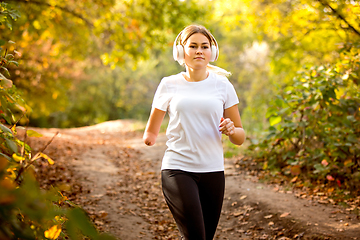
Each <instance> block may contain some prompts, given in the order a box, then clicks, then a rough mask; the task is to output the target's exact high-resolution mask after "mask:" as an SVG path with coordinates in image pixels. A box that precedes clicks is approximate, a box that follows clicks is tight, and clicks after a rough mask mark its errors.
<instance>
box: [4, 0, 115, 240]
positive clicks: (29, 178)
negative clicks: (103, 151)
mask: <svg viewBox="0 0 360 240" xmlns="http://www.w3.org/2000/svg"><path fill="white" fill-rule="evenodd" d="M17 17H19V15H18V13H17V12H16V11H15V10H13V9H11V8H9V6H8V5H7V4H6V3H2V2H1V3H0V25H2V24H5V25H6V26H7V27H9V28H11V22H10V19H14V20H16V18H17ZM6 42H7V41H4V40H1V39H0V47H1V49H2V50H1V51H0V55H1V58H0V150H1V152H0V239H4V240H6V239H58V238H59V237H62V238H71V239H82V238H83V236H87V237H88V238H90V239H115V238H113V237H111V236H108V235H106V234H99V233H98V232H97V230H96V229H95V227H94V225H93V224H92V223H91V222H90V221H89V218H88V217H87V215H86V214H85V212H84V211H83V210H82V209H81V208H79V207H77V206H75V205H74V204H72V203H71V202H70V201H68V200H67V198H66V197H65V196H63V195H62V194H61V192H60V191H59V190H57V189H55V188H52V189H51V190H50V191H44V190H42V189H40V187H39V185H38V183H37V181H36V179H35V177H34V173H33V168H34V166H33V163H34V162H35V161H37V160H39V159H40V158H43V159H46V160H47V161H48V162H49V164H53V161H52V160H51V159H50V158H49V157H48V156H47V155H45V154H44V153H42V152H41V151H40V152H38V153H36V154H33V153H32V151H31V148H30V147H29V145H27V144H26V142H25V141H21V140H20V139H18V138H17V137H16V125H17V123H18V122H19V120H20V119H21V118H23V117H24V116H25V115H26V104H25V103H24V101H23V100H22V99H21V97H20V95H19V94H18V91H17V90H16V88H15V86H14V85H13V83H12V81H11V80H10V79H8V78H7V77H10V75H9V71H8V67H9V65H10V64H14V65H17V62H16V61H15V55H16V51H14V52H11V53H8V51H7V49H3V46H4V44H6ZM8 43H10V44H14V43H13V42H11V41H8ZM5 75H7V77H6V76H5ZM26 136H33V137H36V136H41V135H40V134H38V133H36V132H35V131H31V130H28V131H26ZM25 140H26V137H25ZM49 143H50V142H49ZM45 148H46V146H45V147H44V149H45Z"/></svg>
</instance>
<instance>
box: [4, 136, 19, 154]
mask: <svg viewBox="0 0 360 240" xmlns="http://www.w3.org/2000/svg"><path fill="white" fill-rule="evenodd" d="M5 141H6V145H7V146H8V147H9V149H10V150H11V151H13V152H14V153H18V151H19V150H18V147H17V145H16V143H15V142H14V141H12V140H10V139H5Z"/></svg>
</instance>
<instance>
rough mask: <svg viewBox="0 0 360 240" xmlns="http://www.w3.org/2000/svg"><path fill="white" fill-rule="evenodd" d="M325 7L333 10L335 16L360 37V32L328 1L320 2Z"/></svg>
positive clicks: (321, 0)
mask: <svg viewBox="0 0 360 240" xmlns="http://www.w3.org/2000/svg"><path fill="white" fill-rule="evenodd" d="M318 1H319V2H320V3H321V4H322V5H323V6H324V7H328V8H330V9H331V11H332V12H333V14H334V15H335V16H336V17H338V18H339V19H341V20H343V21H344V22H345V23H346V24H347V25H348V26H349V28H350V29H351V30H353V31H354V33H356V34H357V35H359V36H360V32H359V31H358V30H357V29H356V28H355V27H354V26H352V25H351V24H350V23H349V22H348V21H347V20H346V19H345V17H344V16H343V15H342V14H341V13H340V12H339V11H338V10H337V9H335V8H333V7H332V6H330V4H329V3H328V2H327V1H326V0H318Z"/></svg>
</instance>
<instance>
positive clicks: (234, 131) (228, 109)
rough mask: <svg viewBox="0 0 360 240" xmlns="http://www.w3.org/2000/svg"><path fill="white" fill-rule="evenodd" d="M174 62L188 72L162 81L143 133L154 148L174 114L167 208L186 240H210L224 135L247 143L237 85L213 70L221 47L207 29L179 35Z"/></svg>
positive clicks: (220, 189) (165, 174) (218, 204)
mask: <svg viewBox="0 0 360 240" xmlns="http://www.w3.org/2000/svg"><path fill="white" fill-rule="evenodd" d="M173 54H174V59H175V60H176V61H178V62H179V63H180V64H181V65H184V66H185V68H186V72H181V73H178V74H176V75H172V76H169V77H165V78H163V79H162V80H161V82H160V84H159V86H158V88H157V90H156V93H155V96H154V100H153V104H152V110H151V114H150V117H149V120H148V123H147V126H146V129H145V132H144V137H143V139H144V142H145V144H146V145H148V146H152V145H154V144H155V141H156V138H157V135H158V133H159V130H160V125H161V123H162V120H163V118H164V116H165V113H166V112H168V114H169V124H168V127H167V131H166V135H167V137H168V141H167V143H166V145H167V150H166V151H165V154H164V157H163V161H162V166H161V181H162V189H163V194H164V197H165V200H166V203H167V205H168V207H169V209H170V211H171V213H172V215H173V217H174V219H175V222H176V224H177V226H178V228H179V231H180V234H181V238H182V239H185V240H211V239H213V237H214V235H215V231H216V228H217V225H218V222H219V218H220V213H221V208H222V203H223V198H224V188H225V177H224V157H223V148H222V143H221V134H224V135H226V136H228V137H229V139H230V141H231V142H232V143H234V144H236V145H241V144H242V143H243V142H244V141H245V132H244V129H243V128H242V124H241V119H240V114H239V110H238V107H237V104H238V103H239V100H238V97H237V95H236V92H235V89H234V87H233V85H232V84H231V83H230V82H229V80H228V79H227V77H226V76H227V75H228V74H229V73H228V72H227V71H225V70H224V69H221V68H218V67H215V66H212V65H210V64H209V62H210V61H216V59H217V58H218V55H219V47H218V44H217V42H216V40H215V38H214V37H213V36H212V34H211V33H210V32H209V31H208V30H207V29H206V28H205V27H203V26H199V25H190V26H187V27H186V28H185V29H184V30H183V31H181V32H180V33H179V35H178V36H177V37H176V39H175V41H174V46H173Z"/></svg>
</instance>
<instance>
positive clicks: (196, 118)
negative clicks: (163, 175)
mask: <svg viewBox="0 0 360 240" xmlns="http://www.w3.org/2000/svg"><path fill="white" fill-rule="evenodd" d="M238 103H239V100H238V97H237V95H236V92H235V89H234V87H233V85H232V84H231V83H230V82H229V80H228V79H227V78H226V77H224V76H220V75H217V74H215V73H213V72H211V71H210V73H209V76H208V77H207V78H206V79H204V80H203V81H200V82H188V81H187V80H186V79H185V78H184V77H183V73H179V74H177V75H172V76H169V77H165V78H163V79H162V80H161V82H160V84H159V86H158V88H157V90H156V93H155V96H154V101H153V104H152V107H153V108H157V109H159V110H162V111H168V114H169V117H170V120H169V125H168V128H167V130H166V136H167V137H168V141H167V143H166V145H167V147H168V148H167V150H166V151H165V154H164V158H163V161H162V166H161V169H179V170H183V171H189V172H216V171H223V170H224V156H223V148H222V143H221V133H220V131H219V124H220V120H221V117H222V116H223V113H224V109H226V108H229V107H232V106H234V105H235V104H238Z"/></svg>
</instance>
